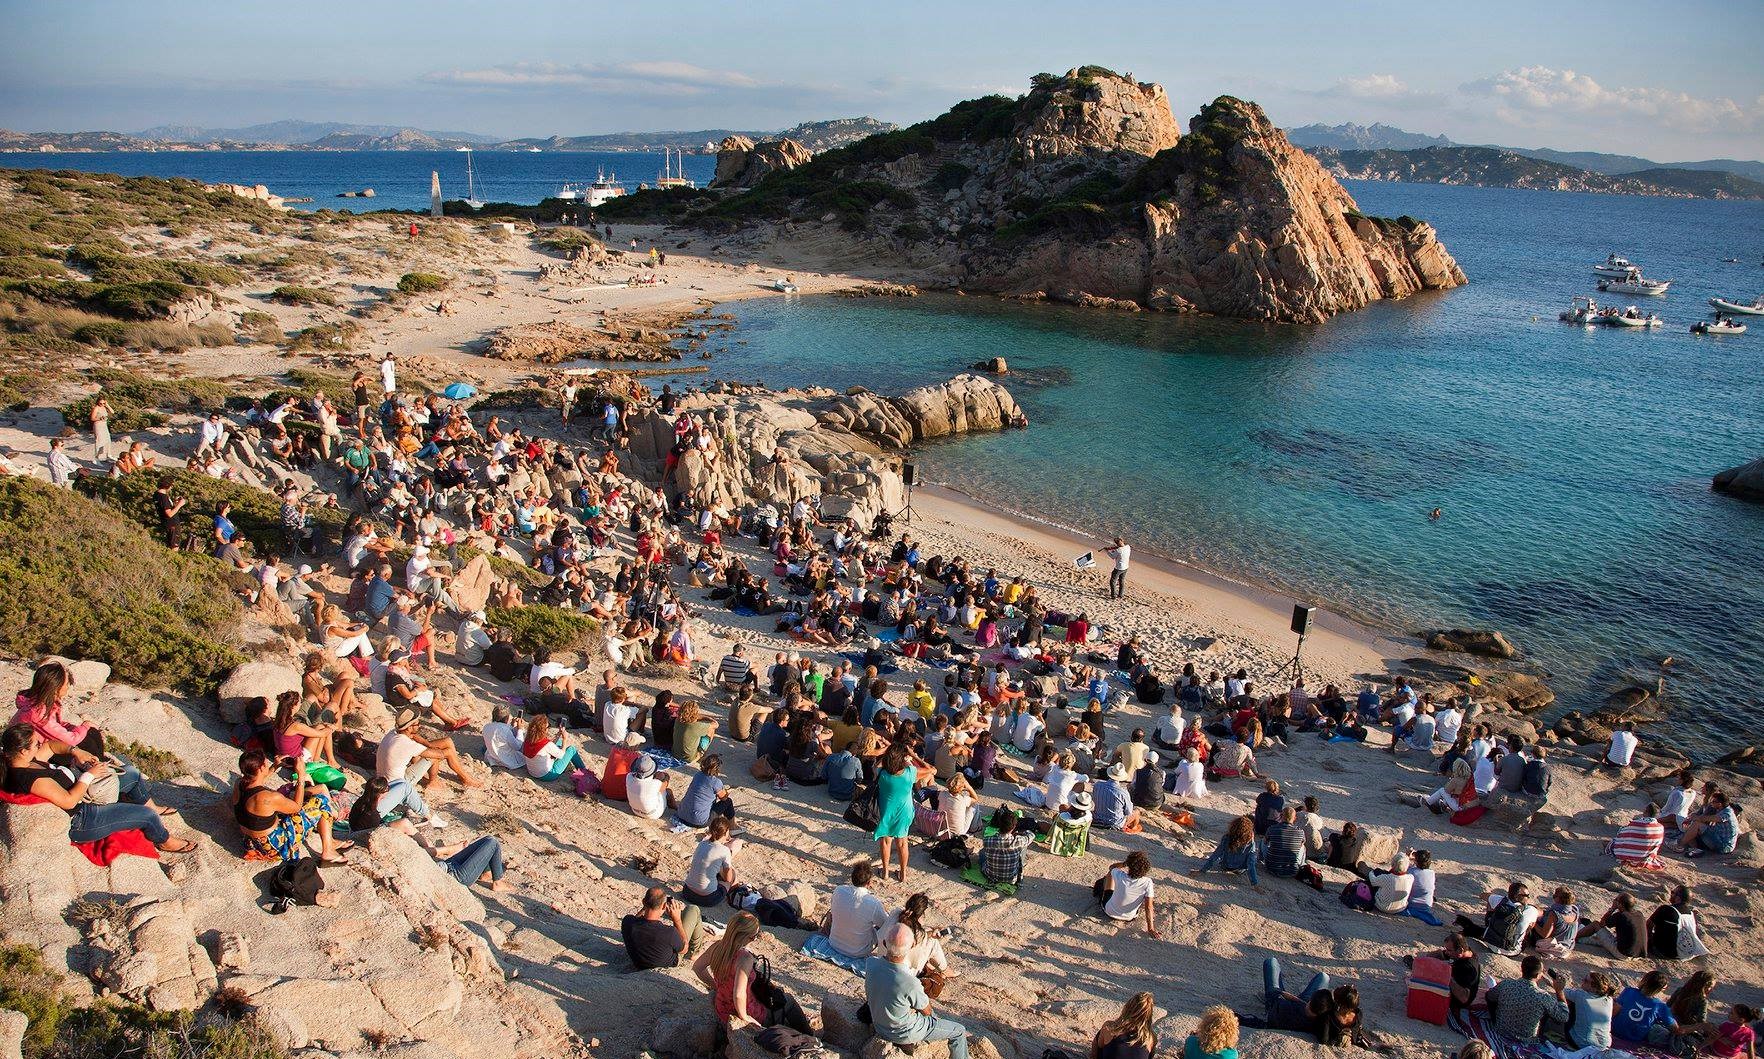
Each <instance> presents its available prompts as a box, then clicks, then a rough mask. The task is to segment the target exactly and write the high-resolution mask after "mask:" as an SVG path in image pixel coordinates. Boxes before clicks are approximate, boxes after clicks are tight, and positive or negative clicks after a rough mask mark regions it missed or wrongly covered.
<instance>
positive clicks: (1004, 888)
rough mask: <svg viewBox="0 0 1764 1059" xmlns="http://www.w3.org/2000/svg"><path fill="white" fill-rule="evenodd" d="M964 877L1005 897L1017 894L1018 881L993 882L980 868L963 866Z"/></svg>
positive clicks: (981, 887)
mask: <svg viewBox="0 0 1764 1059" xmlns="http://www.w3.org/2000/svg"><path fill="white" fill-rule="evenodd" d="M962 878H964V879H966V880H967V881H969V882H971V883H973V884H974V885H975V886H978V887H980V889H982V890H991V891H992V892H993V893H995V894H1002V895H1004V896H1005V897H1015V896H1017V884H1016V883H1008V882H992V881H991V880H989V879H987V878H986V876H985V875H983V874H981V872H980V869H979V868H963V869H962Z"/></svg>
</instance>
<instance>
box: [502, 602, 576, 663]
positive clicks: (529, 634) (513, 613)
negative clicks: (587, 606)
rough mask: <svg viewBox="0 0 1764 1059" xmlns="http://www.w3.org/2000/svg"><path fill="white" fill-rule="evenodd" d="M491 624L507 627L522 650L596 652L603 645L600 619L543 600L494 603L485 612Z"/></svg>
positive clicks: (516, 644)
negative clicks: (521, 603)
mask: <svg viewBox="0 0 1764 1059" xmlns="http://www.w3.org/2000/svg"><path fill="white" fill-rule="evenodd" d="M485 616H486V617H488V618H489V619H490V624H491V625H493V626H495V627H496V628H498V629H506V630H508V631H509V632H510V633H511V634H513V636H514V643H515V646H516V647H517V648H519V649H520V650H522V651H526V652H531V651H532V650H533V649H534V648H538V647H549V648H551V649H552V650H553V651H579V652H582V653H584V654H593V653H594V652H595V650H596V649H597V648H598V646H599V645H600V622H598V621H596V620H595V619H593V618H590V617H589V616H588V615H586V614H581V613H578V612H576V611H573V610H564V609H563V608H561V607H553V606H549V605H547V604H544V603H529V604H527V605H526V606H524V607H492V608H490V610H489V612H488V613H487V614H486V615H485Z"/></svg>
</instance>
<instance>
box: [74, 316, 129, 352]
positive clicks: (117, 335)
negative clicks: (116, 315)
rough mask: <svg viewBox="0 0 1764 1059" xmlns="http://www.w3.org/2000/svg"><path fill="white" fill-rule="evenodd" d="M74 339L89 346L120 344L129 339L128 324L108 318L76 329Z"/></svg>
mask: <svg viewBox="0 0 1764 1059" xmlns="http://www.w3.org/2000/svg"><path fill="white" fill-rule="evenodd" d="M73 340H74V341H75V342H79V343H82V344H84V345H88V346H120V345H123V344H124V343H126V342H128V340H129V328H128V325H127V324H123V323H117V322H115V321H110V320H106V321H104V322H102V323H95V324H86V325H84V326H82V327H78V328H75V329H74V333H73Z"/></svg>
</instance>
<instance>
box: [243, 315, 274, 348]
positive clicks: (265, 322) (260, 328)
mask: <svg viewBox="0 0 1764 1059" xmlns="http://www.w3.org/2000/svg"><path fill="white" fill-rule="evenodd" d="M239 335H240V337H241V338H246V339H249V340H251V341H253V342H261V343H263V344H265V345H272V344H274V343H276V342H280V341H281V340H282V338H283V337H284V336H283V333H282V325H281V324H280V323H278V322H277V321H276V318H275V317H274V316H271V315H270V314H269V313H266V312H263V311H262V310H259V309H250V310H247V311H246V312H245V313H243V314H241V315H240V317H239Z"/></svg>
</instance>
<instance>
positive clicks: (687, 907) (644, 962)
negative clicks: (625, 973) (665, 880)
mask: <svg viewBox="0 0 1764 1059" xmlns="http://www.w3.org/2000/svg"><path fill="white" fill-rule="evenodd" d="M619 934H620V935H621V936H622V937H623V938H624V941H625V956H626V958H627V959H629V960H630V961H631V966H632V967H633V968H635V969H636V970H639V971H647V970H650V969H652V968H656V967H678V966H680V957H681V956H690V955H691V954H692V951H693V950H694V949H696V948H697V947H698V944H699V941H700V940H701V939H702V937H703V935H704V922H703V919H702V918H701V913H700V912H699V910H698V906H697V905H692V904H685V903H682V902H679V901H676V900H674V898H673V897H672V896H671V895H669V893H668V892H667V891H666V890H664V889H662V888H661V887H659V886H651V887H650V888H649V889H647V890H645V891H643V907H642V910H641V911H640V912H637V913H634V914H632V915H627V916H626V917H625V918H624V919H622V920H620V921H619Z"/></svg>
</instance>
